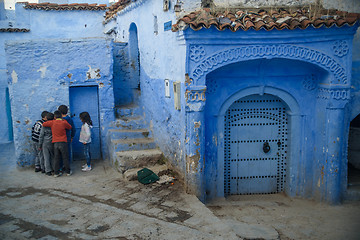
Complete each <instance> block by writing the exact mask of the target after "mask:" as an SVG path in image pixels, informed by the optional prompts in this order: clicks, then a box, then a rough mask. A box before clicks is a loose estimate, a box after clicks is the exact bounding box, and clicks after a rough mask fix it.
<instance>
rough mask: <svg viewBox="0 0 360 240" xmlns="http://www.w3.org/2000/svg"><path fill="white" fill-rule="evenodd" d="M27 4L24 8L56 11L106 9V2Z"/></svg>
mask: <svg viewBox="0 0 360 240" xmlns="http://www.w3.org/2000/svg"><path fill="white" fill-rule="evenodd" d="M23 4H25V6H24V8H26V9H38V10H46V11H50V10H56V11H66V10H88V11H99V10H106V9H107V6H106V4H99V5H98V4H87V3H71V4H56V3H48V2H46V3H28V2H23Z"/></svg>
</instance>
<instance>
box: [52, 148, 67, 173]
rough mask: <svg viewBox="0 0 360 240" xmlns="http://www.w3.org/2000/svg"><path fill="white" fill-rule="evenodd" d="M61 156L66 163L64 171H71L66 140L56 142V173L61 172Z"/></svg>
mask: <svg viewBox="0 0 360 240" xmlns="http://www.w3.org/2000/svg"><path fill="white" fill-rule="evenodd" d="M60 158H61V159H62V160H63V163H64V168H63V171H64V172H66V173H70V166H69V152H68V146H67V143H66V142H56V143H54V159H55V163H54V173H55V174H59V168H60Z"/></svg>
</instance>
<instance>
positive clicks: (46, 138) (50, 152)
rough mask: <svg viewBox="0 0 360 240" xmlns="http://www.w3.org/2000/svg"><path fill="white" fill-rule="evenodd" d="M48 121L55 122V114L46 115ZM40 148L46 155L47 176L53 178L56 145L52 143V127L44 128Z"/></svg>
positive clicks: (41, 133)
mask: <svg viewBox="0 0 360 240" xmlns="http://www.w3.org/2000/svg"><path fill="white" fill-rule="evenodd" d="M46 119H47V121H51V120H54V114H52V113H50V112H49V113H47V114H46ZM39 142H40V147H41V148H42V152H43V154H44V165H45V172H46V175H48V176H51V172H52V171H53V170H54V144H53V143H52V132H51V128H50V127H43V128H41V131H40V140H39Z"/></svg>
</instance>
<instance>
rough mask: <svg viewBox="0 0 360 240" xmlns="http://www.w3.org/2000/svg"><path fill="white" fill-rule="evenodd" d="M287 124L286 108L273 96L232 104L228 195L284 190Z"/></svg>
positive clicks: (226, 157)
mask: <svg viewBox="0 0 360 240" xmlns="http://www.w3.org/2000/svg"><path fill="white" fill-rule="evenodd" d="M287 126H288V123H287V114H286V107H285V105H284V103H283V102H282V101H281V100H280V99H279V98H277V97H275V96H272V95H267V94H264V95H261V96H260V95H251V96H248V97H245V98H242V99H240V100H238V101H235V102H234V103H233V104H232V105H231V106H230V107H229V109H228V110H227V112H226V115H225V148H224V149H225V150H224V160H225V162H224V171H225V172H224V191H225V192H224V193H225V195H234V194H270V193H277V192H282V191H283V189H284V183H285V176H286V152H287Z"/></svg>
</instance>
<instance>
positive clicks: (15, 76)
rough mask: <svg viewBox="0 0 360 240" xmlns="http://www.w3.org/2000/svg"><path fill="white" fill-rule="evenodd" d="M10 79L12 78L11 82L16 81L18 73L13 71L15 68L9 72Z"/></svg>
mask: <svg viewBox="0 0 360 240" xmlns="http://www.w3.org/2000/svg"><path fill="white" fill-rule="evenodd" d="M11 79H12V83H13V84H15V83H17V82H18V75H17V73H16V72H15V70H13V71H12V73H11Z"/></svg>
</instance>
